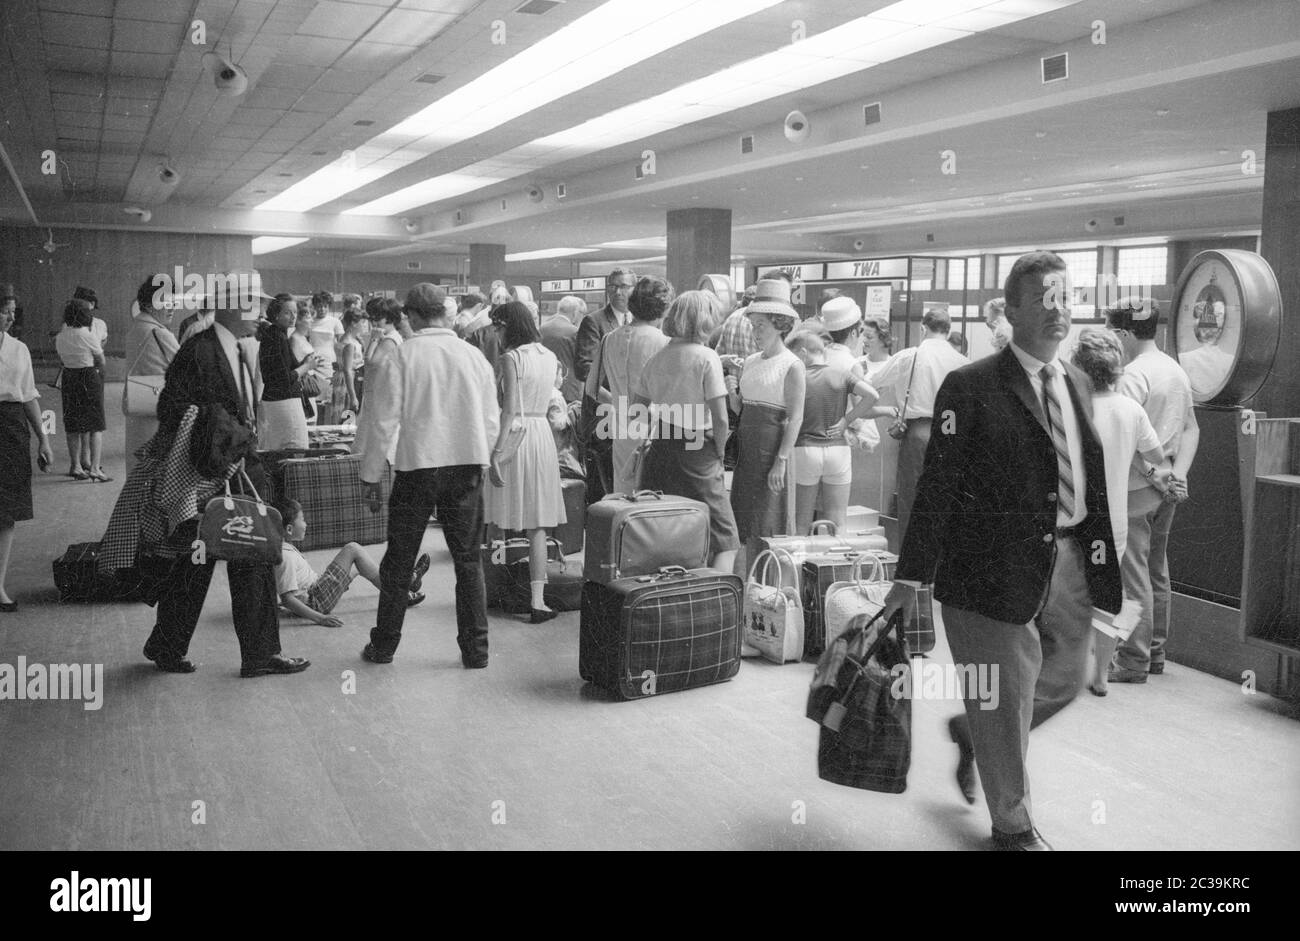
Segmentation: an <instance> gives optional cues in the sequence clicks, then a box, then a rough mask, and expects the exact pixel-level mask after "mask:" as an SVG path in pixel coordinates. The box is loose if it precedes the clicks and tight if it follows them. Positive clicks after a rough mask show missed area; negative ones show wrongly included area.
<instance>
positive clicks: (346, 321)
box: [343, 307, 366, 330]
mask: <svg viewBox="0 0 1300 941" xmlns="http://www.w3.org/2000/svg"><path fill="white" fill-rule="evenodd" d="M365 319H366V315H365V314H364V313H363V312H362V311H361V310H360V309H359V308H356V307H349V308H348V309H347V310H345V311H343V329H344V330H346V329H347V328H348V327H350V326H352V325H353V324H355V323H360V322H361V321H362V320H365Z"/></svg>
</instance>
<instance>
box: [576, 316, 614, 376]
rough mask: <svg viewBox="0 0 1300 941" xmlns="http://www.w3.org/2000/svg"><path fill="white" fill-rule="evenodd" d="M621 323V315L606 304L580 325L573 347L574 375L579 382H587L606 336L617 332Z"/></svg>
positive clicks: (583, 319)
mask: <svg viewBox="0 0 1300 941" xmlns="http://www.w3.org/2000/svg"><path fill="white" fill-rule="evenodd" d="M620 323H621V320H620V315H619V314H618V313H616V312H615V310H614V308H612V307H610V306H609V305H608V304H606V305H605V306H604V307H602V308H601V309H600V310H598V311H595V312H593V313H590V314H588V315H587V316H585V317H583V318H582V323H580V324H578V338H577V340H575V341H574V345H573V374H574V375H575V376H577V377H578V381H579V382H580V383H581V382H586V381H587V373H589V372H591V363H592V360H594V359H595V358H596V350H597V348H599V347H600V341H601V340H603V339H604V338H605V334H607V333H609V332H610V331H611V330H615V329H617V328H618V327H619V325H620Z"/></svg>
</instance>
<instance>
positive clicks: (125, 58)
mask: <svg viewBox="0 0 1300 941" xmlns="http://www.w3.org/2000/svg"><path fill="white" fill-rule="evenodd" d="M112 63H113V64H112V72H113V74H115V75H133V76H140V77H143V78H166V77H167V73H168V72H169V71H170V70H171V63H172V57H171V56H170V55H155V54H152V53H143V52H114V53H113V60H112Z"/></svg>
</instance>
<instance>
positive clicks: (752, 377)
mask: <svg viewBox="0 0 1300 941" xmlns="http://www.w3.org/2000/svg"><path fill="white" fill-rule="evenodd" d="M746 315H747V316H748V317H749V322H750V324H751V325H753V328H754V342H755V343H757V344H758V348H759V352H757V353H755V354H754V355H752V356H750V357H749V358H748V359H746V360H745V365H744V369H743V371H742V372H741V374H740V379H739V381H738V382H737V380H736V379H735V378H734V377H733V378H729V379H728V385H729V386H734V387H736V388H734V389H732V402H731V404H732V407H733V408H734V409H735V410H736V411H738V412H740V453H739V454H738V455H737V456H736V470H735V473H734V474H733V476H732V481H731V509H732V512H733V513H735V516H736V526H737V528H738V529H739V530H740V539H741V542H742V543H744V544H745V548H746V550H747V551H748V553H749V554H750V556H751V557H752V555H753V553H754V551H755V548H756V541H757V540H758V538H759V537H761V536H773V535H776V534H778V533H784V532H787V531H788V529H789V528H790V527H789V525H788V523H787V515H788V512H789V510H788V508H787V499H788V496H789V495H788V493H787V487H786V483H787V480H788V479H789V476H790V475H789V474H788V473H787V470H788V468H789V466H790V459H791V455H792V454H793V453H794V443H795V440H796V439H797V438H798V437H799V427H800V425H801V423H802V420H803V400H804V390H805V376H804V367H803V363H802V362H801V361H800V360H799V357H797V356H795V355H794V354H793V353H791V352H790V351H789V350H788V349H786V346H785V338H786V336H788V335H789V333H790V331H791V330H793V329H794V325H795V324H796V323H798V322H799V315H798V314H797V313H796V312H795V309H794V308H793V307H791V306H790V285H789V284H788V283H787V282H785V281H782V280H775V279H771V280H764V281H760V282H759V283H758V294H757V297H756V299H755V300H754V302H753V303H752V304H750V305H749V307H748V308H746Z"/></svg>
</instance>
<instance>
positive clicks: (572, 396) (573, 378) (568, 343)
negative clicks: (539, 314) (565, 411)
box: [541, 317, 582, 402]
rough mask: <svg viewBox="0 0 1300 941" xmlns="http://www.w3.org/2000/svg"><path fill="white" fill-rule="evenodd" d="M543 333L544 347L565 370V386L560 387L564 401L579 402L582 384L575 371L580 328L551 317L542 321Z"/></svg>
mask: <svg viewBox="0 0 1300 941" xmlns="http://www.w3.org/2000/svg"><path fill="white" fill-rule="evenodd" d="M541 332H542V346H544V347H546V348H547V349H548V350H550V351H551V352H552V353H554V354H555V358H556V359H558V360H559V361H560V365H561V366H562V367H563V368H564V385H563V386H561V387H560V393H561V394H562V395H563V396H564V401H566V402H577V401H578V400H579V399H581V398H582V382H580V381H579V379H578V376H577V374H576V373H575V372H574V369H573V352H574V347H575V346H576V342H577V341H576V338H577V335H578V328H577V327H576V326H574V325H573V324H572V323H570V322H569V320H568V319H567V318H565V317H550V318H548V319H546V320H544V321H542V327H541Z"/></svg>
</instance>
